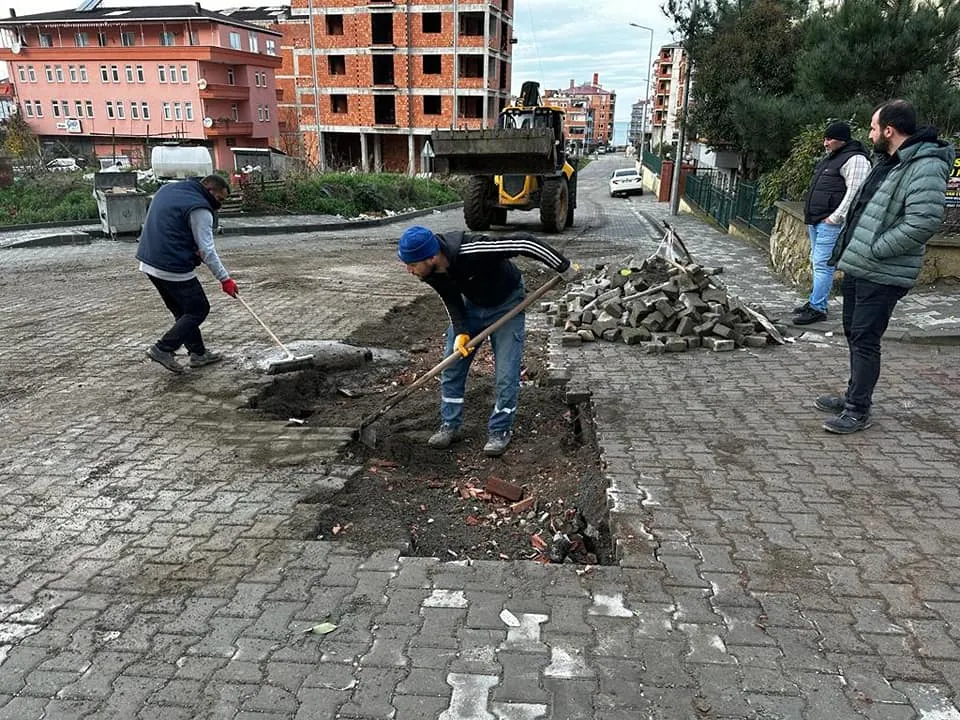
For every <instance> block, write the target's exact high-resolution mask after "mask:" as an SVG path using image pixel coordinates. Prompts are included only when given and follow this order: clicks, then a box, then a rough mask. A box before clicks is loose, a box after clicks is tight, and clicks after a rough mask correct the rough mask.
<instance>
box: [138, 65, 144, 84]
mask: <svg viewBox="0 0 960 720" xmlns="http://www.w3.org/2000/svg"><path fill="white" fill-rule="evenodd" d="M137 82H138V83H141V82H143V65H137Z"/></svg>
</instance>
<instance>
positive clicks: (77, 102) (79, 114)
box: [73, 100, 83, 118]
mask: <svg viewBox="0 0 960 720" xmlns="http://www.w3.org/2000/svg"><path fill="white" fill-rule="evenodd" d="M73 108H74V110H76V112H77V117H78V118H82V117H83V100H74V101H73Z"/></svg>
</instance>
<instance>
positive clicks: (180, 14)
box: [0, 3, 282, 36]
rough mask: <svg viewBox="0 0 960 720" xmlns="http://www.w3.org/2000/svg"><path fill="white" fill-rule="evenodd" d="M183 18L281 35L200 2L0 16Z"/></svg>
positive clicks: (66, 20)
mask: <svg viewBox="0 0 960 720" xmlns="http://www.w3.org/2000/svg"><path fill="white" fill-rule="evenodd" d="M186 20H208V21H212V22H219V23H224V24H226V25H235V26H237V27H243V28H247V29H248V30H256V31H257V32H265V33H271V34H274V35H278V36H280V35H282V33H280V32H277V31H275V30H268V29H266V28H264V27H263V26H262V25H254V24H253V23H249V22H244V21H242V20H239V19H235V18H232V17H230V16H228V15H225V14H223V13H219V12H214V11H212V10H204V9H203V8H202V7H201V6H200V3H195V4H193V5H146V6H137V5H126V6H122V7H99V6H97V7H92V8H90V9H89V10H79V9H77V10H56V11H54V12H46V13H38V14H36V15H19V16H17V17H10V18H3V19H0V26H3V25H58V24H65V25H79V24H93V25H103V24H106V23H121V22H122V23H131V22H174V21H186Z"/></svg>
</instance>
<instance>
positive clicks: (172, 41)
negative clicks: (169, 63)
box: [160, 31, 177, 47]
mask: <svg viewBox="0 0 960 720" xmlns="http://www.w3.org/2000/svg"><path fill="white" fill-rule="evenodd" d="M168 40H169V42H167V41H168ZM176 44H177V36H176V34H175V33H172V32H169V31H164V32H162V33H160V45H162V46H163V47H173V46H174V45H176Z"/></svg>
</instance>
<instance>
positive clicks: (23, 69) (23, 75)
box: [17, 65, 27, 83]
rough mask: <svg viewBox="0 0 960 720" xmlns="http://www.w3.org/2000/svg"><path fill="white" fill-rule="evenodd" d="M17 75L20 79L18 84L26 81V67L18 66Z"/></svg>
mask: <svg viewBox="0 0 960 720" xmlns="http://www.w3.org/2000/svg"><path fill="white" fill-rule="evenodd" d="M17 75H18V76H19V77H20V82H23V83H25V82H26V81H27V67H26V65H20V66H19V67H18V68H17Z"/></svg>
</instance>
